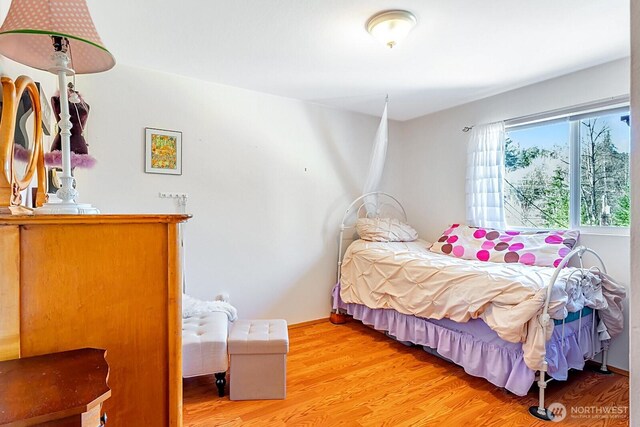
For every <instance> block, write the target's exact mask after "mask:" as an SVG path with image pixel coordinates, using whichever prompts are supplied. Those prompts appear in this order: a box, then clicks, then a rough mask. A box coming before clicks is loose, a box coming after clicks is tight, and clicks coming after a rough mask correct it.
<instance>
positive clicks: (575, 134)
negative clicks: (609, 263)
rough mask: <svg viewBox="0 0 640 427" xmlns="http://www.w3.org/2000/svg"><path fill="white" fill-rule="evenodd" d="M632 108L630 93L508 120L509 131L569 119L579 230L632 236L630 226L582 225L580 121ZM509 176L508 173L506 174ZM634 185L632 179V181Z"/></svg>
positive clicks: (572, 194)
mask: <svg viewBox="0 0 640 427" xmlns="http://www.w3.org/2000/svg"><path fill="white" fill-rule="evenodd" d="M623 109H626V110H627V111H629V110H630V103H629V98H628V96H622V97H614V98H611V99H610V100H604V101H596V102H594V103H591V104H583V105H580V106H577V107H573V108H567V109H562V110H554V111H553V112H547V113H541V114H539V115H532V116H525V117H522V118H517V119H512V120H507V121H505V133H506V134H507V135H508V133H509V131H511V130H516V129H524V128H527V127H537V126H544V125H550V124H553V123H554V122H556V123H557V122H564V121H566V122H568V123H569V130H570V133H569V228H570V229H574V230H579V231H580V233H581V234H587V235H608V236H630V227H629V226H627V227H619V226H613V225H611V226H599V225H582V224H581V223H580V218H581V210H582V206H581V203H580V194H581V193H580V186H581V182H580V181H581V180H580V172H581V171H580V166H581V147H580V121H581V120H582V119H584V118H586V117H588V116H592V117H593V116H598V115H607V114H613V113H614V112H615V111H616V110H623ZM630 166H631V165H629V167H630ZM503 179H506V176H505V177H504V178H503ZM629 185H631V183H629ZM509 228H511V229H514V230H532V231H535V230H541V228H534V227H523V226H509Z"/></svg>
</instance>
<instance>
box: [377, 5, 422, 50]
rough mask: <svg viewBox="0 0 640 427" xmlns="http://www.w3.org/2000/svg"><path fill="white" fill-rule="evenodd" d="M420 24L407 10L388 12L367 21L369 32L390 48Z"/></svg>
mask: <svg viewBox="0 0 640 427" xmlns="http://www.w3.org/2000/svg"><path fill="white" fill-rule="evenodd" d="M417 23H418V21H417V19H416V17H415V15H414V14H413V13H411V12H409V11H406V10H387V11H384V12H380V13H378V14H376V15H374V16H372V17H371V18H369V21H367V31H368V32H369V33H370V34H371V35H372V36H373V37H375V38H376V39H378V40H380V41H381V42H382V43H384V44H385V45H387V46H389V48H393V47H394V46H395V45H397V44H398V43H399V42H401V41H402V40H404V38H405V37H407V35H408V34H409V32H410V31H411V30H412V29H413V27H415V26H416V24H417Z"/></svg>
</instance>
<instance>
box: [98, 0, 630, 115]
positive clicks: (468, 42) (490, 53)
mask: <svg viewBox="0 0 640 427" xmlns="http://www.w3.org/2000/svg"><path fill="white" fill-rule="evenodd" d="M88 4H89V7H90V10H91V13H92V15H93V18H94V21H95V23H96V26H97V28H98V31H99V32H100V34H101V36H102V39H103V41H104V42H105V44H106V45H107V47H108V48H109V49H110V50H111V51H112V53H113V54H114V56H115V57H116V60H117V61H118V62H120V63H123V64H130V65H136V66H140V67H147V68H152V69H157V70H162V71H167V72H172V73H176V74H181V75H185V76H190V77H194V78H198V79H203V80H208V81H212V82H216V83H222V84H226V85H231V86H237V87H241V88H247V89H252V90H256V91H261V92H266V93H271V94H275V95H280V96H285V97H291V98H297V99H302V100H307V101H312V102H316V103H320V104H324V105H329V106H334V107H338V108H343V109H347V110H352V111H358V112H363V113H367V114H373V115H380V113H381V109H382V106H383V103H384V95H385V94H386V93H388V94H389V96H390V112H389V114H390V117H391V118H393V119H397V120H407V119H411V118H414V117H418V116H421V115H424V114H428V113H431V112H434V111H437V110H441V109H445V108H448V107H452V106H455V105H459V104H462V103H465V102H469V101H472V100H475V99H479V98H483V97H485V96H489V95H493V94H496V93H499V92H502V91H506V90H509V89H513V88H515V87H520V86H524V85H527V84H531V83H534V82H537V81H541V80H545V79H547V78H551V77H555V76H558V75H562V74H566V73H569V72H572V71H575V70H579V69H583V68H587V67H590V66H593V65H597V64H601V63H604V62H608V61H612V60H615V59H618V58H622V57H626V56H628V55H629V0H484V1H479V0H446V1H443V0H224V1H223V0H181V1H176V0H109V1H105V0H89V1H88ZM394 8H401V9H407V10H410V11H412V12H413V13H414V14H415V15H416V17H417V18H418V25H417V27H416V28H415V29H414V30H413V31H412V33H411V34H410V35H409V37H408V38H407V40H405V42H404V43H403V44H401V45H399V46H398V47H396V48H394V49H392V50H390V49H388V48H386V47H385V46H383V45H382V44H380V43H379V42H377V41H376V40H375V39H373V38H372V37H371V36H370V35H369V34H368V33H367V32H366V30H365V29H364V25H365V22H366V21H367V19H368V18H369V17H370V16H371V15H373V14H375V13H376V12H378V11H381V10H385V9H394Z"/></svg>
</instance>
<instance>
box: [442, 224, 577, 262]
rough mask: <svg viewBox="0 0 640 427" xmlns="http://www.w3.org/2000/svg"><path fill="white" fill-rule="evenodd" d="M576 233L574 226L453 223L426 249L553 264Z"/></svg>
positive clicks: (467, 256)
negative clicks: (542, 227) (534, 228)
mask: <svg viewBox="0 0 640 427" xmlns="http://www.w3.org/2000/svg"><path fill="white" fill-rule="evenodd" d="M579 234H580V232H579V231H578V230H551V231H513V230H507V231H500V230H493V229H490V228H479V227H469V226H467V225H460V224H453V225H452V226H451V227H449V228H448V229H446V230H445V231H444V233H442V237H440V238H439V239H438V241H437V242H436V243H434V244H433V246H431V249H430V250H431V251H432V252H437V253H442V254H446V255H450V256H454V257H458V258H463V259H472V260H476V261H477V260H480V261H491V262H506V263H520V264H525V265H537V266H540V267H557V266H558V264H560V262H561V261H562V259H563V258H564V257H565V256H567V254H568V253H569V252H570V251H571V249H573V247H574V246H575V245H576V242H577V240H578V236H579Z"/></svg>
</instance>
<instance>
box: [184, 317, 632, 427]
mask: <svg viewBox="0 0 640 427" xmlns="http://www.w3.org/2000/svg"><path fill="white" fill-rule="evenodd" d="M289 338H290V352H289V357H288V361H287V362H288V367H287V399H285V400H265V401H244V402H232V401H230V400H229V398H228V397H224V398H218V397H217V394H216V387H215V380H214V378H213V376H211V377H201V378H194V379H189V380H185V381H184V425H185V426H186V427H196V426H197V427H201V426H237V425H242V426H254V425H255V426H264V425H268V426H283V425H287V426H289V425H319V426H325V425H327V426H328V425H330V426H334V425H336V426H337V425H345V426H385V425H388V426H429V425H436V426H457V425H465V424H473V425H482V426H535V427H538V426H539V427H545V426H546V427H548V426H549V423H544V422H541V421H538V420H536V419H535V418H533V417H532V416H531V415H529V413H528V408H529V406H531V405H535V404H536V403H537V390H536V389H535V387H534V388H533V389H532V390H531V391H530V392H529V394H528V395H527V396H524V397H519V396H515V395H513V394H511V393H509V392H506V391H505V390H503V389H501V388H498V387H496V386H494V385H493V384H491V383H489V382H488V381H486V380H484V379H482V378H475V377H472V376H470V375H467V374H466V373H465V372H464V370H463V369H462V368H461V367H459V366H456V365H454V364H451V363H448V362H446V361H444V360H442V359H440V358H438V357H436V356H433V355H431V354H428V353H426V352H425V351H424V350H422V348H421V347H406V346H404V345H402V344H400V343H398V342H396V341H393V340H391V339H389V338H387V337H386V336H384V335H383V334H381V333H379V332H377V331H374V330H371V329H370V328H367V327H365V326H364V325H362V324H360V323H359V322H349V323H347V324H344V325H333V324H331V323H329V322H328V321H326V322H319V323H318V322H315V321H314V322H310V323H308V324H306V325H304V326H303V327H295V328H290V330H289ZM547 390H548V396H549V402H554V401H556V402H561V403H563V404H565V405H566V406H567V408H569V407H570V406H571V405H574V406H627V407H628V405H629V379H628V378H627V377H624V376H620V375H611V376H604V375H600V374H598V373H595V372H590V371H584V372H575V373H572V374H570V376H569V381H567V382H551V383H550V384H549V387H548V389H547ZM628 423H629V420H628V415H627V416H626V417H623V418H621V419H614V418H608V419H579V418H567V419H565V420H564V421H563V422H562V425H571V426H592V425H602V426H623V425H628Z"/></svg>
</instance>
